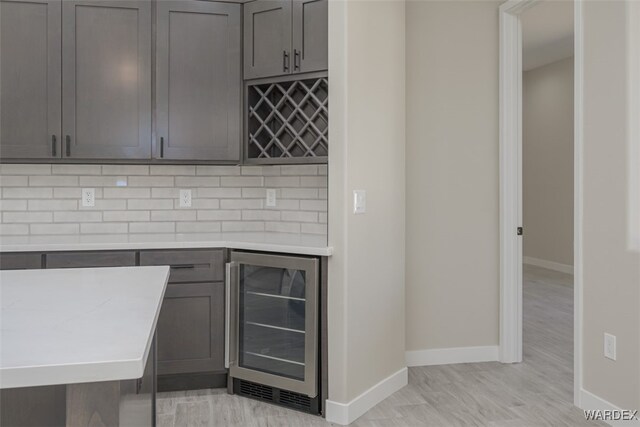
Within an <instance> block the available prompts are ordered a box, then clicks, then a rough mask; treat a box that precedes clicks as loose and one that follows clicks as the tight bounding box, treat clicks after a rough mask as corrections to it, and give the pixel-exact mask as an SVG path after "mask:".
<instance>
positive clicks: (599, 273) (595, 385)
mask: <svg viewBox="0 0 640 427" xmlns="http://www.w3.org/2000/svg"><path fill="white" fill-rule="evenodd" d="M625 6H626V5H625V3H624V2H622V1H608V2H603V1H588V2H584V20H585V24H584V32H585V34H584V36H585V46H584V51H585V53H584V68H585V72H584V154H583V157H584V172H583V173H584V224H583V242H584V243H583V253H584V269H583V271H584V326H583V328H584V332H583V336H584V340H583V354H584V356H583V357H584V366H583V375H584V383H583V387H584V388H585V389H586V390H588V391H590V392H591V393H593V394H595V395H597V396H599V397H601V398H603V399H606V400H608V401H609V402H611V403H613V404H615V405H617V406H619V407H622V408H625V409H626V408H632V409H635V408H638V406H639V405H640V310H638V304H639V303H640V254H639V253H638V252H637V251H636V252H633V251H632V250H630V249H628V245H627V239H628V235H627V232H628V229H627V204H628V194H629V193H628V191H627V188H628V187H629V185H630V183H629V182H628V181H627V174H628V171H627V169H628V168H629V165H630V163H629V162H627V157H626V156H627V142H626V137H627V115H626V101H627V94H628V87H627V75H626V61H627V59H626V45H627V42H626V28H625V21H626V19H625V18H626V9H625ZM631 119H632V120H638V118H637V117H635V118H631ZM604 332H608V333H611V334H614V335H616V336H617V361H615V362H614V361H611V360H608V359H605V358H604V356H603V334H604Z"/></svg>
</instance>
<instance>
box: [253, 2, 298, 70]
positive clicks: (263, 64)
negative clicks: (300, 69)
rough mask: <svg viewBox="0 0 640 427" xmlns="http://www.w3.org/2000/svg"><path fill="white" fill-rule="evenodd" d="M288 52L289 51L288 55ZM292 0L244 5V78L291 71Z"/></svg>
mask: <svg viewBox="0 0 640 427" xmlns="http://www.w3.org/2000/svg"><path fill="white" fill-rule="evenodd" d="M285 54H286V55H289V57H288V59H287V58H285ZM290 54H291V0H261V1H254V2H251V3H246V4H245V5H244V78H245V79H255V78H260V77H269V76H276V75H281V74H289V73H291V70H292V63H291V57H290Z"/></svg>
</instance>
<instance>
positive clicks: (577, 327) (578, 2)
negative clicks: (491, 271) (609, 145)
mask: <svg viewBox="0 0 640 427" xmlns="http://www.w3.org/2000/svg"><path fill="white" fill-rule="evenodd" d="M583 8H584V3H583V1H582V0H575V1H574V17H573V22H574V24H573V25H574V30H573V32H574V36H573V40H574V49H573V51H574V67H573V68H574V77H573V93H574V96H573V110H574V111H573V115H574V124H573V133H574V142H573V212H574V214H573V403H574V405H576V406H578V407H579V406H580V404H581V401H582V393H581V390H582V317H583V316H582V307H583V297H582V295H583V276H582V274H583V273H582V272H583V265H582V263H583V257H582V224H583V219H582V218H583V200H584V198H583V164H584V162H583V154H582V153H583V150H584V127H583V121H584V118H583V117H584V102H583V100H584V17H583Z"/></svg>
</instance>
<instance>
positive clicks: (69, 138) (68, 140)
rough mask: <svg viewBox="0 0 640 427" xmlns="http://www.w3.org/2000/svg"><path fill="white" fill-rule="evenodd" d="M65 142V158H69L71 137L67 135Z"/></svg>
mask: <svg viewBox="0 0 640 427" xmlns="http://www.w3.org/2000/svg"><path fill="white" fill-rule="evenodd" d="M65 138H66V140H65V144H66V151H67V153H66V155H67V157H71V137H70V136H69V135H67V136H66V137H65Z"/></svg>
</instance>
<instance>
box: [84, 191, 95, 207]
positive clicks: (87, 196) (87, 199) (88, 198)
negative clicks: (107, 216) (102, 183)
mask: <svg viewBox="0 0 640 427" xmlns="http://www.w3.org/2000/svg"><path fill="white" fill-rule="evenodd" d="M95 205H96V189H95V188H83V189H82V206H83V207H85V208H87V207H88V208H91V207H94V206H95Z"/></svg>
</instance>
